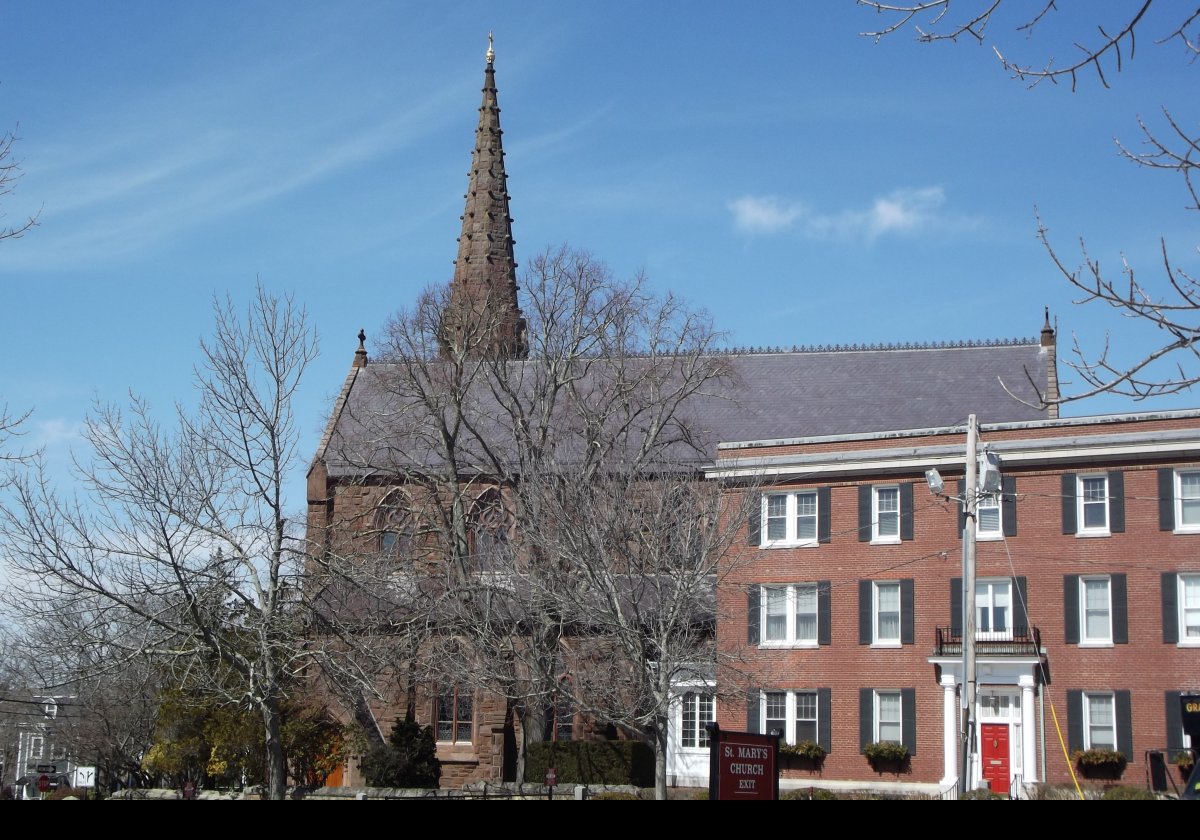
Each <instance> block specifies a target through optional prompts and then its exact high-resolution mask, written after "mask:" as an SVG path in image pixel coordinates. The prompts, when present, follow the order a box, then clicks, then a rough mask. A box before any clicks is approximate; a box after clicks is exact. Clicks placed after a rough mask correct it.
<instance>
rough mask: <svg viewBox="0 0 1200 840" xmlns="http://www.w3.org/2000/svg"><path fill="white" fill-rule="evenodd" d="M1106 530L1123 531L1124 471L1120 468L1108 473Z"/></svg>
mask: <svg viewBox="0 0 1200 840" xmlns="http://www.w3.org/2000/svg"><path fill="white" fill-rule="evenodd" d="M1108 530H1109V531H1110V532H1111V533H1113V534H1123V533H1125V473H1123V472H1121V471H1120V470H1113V471H1112V472H1110V473H1109V474H1108Z"/></svg>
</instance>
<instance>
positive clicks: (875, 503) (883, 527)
mask: <svg viewBox="0 0 1200 840" xmlns="http://www.w3.org/2000/svg"><path fill="white" fill-rule="evenodd" d="M871 490H872V494H871V508H872V509H871V514H872V516H871V521H872V522H873V523H874V525H873V529H874V530H873V531H872V533H871V539H872V541H873V542H900V488H899V487H895V486H892V487H873V488H871Z"/></svg>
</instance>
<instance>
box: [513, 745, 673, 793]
mask: <svg viewBox="0 0 1200 840" xmlns="http://www.w3.org/2000/svg"><path fill="white" fill-rule="evenodd" d="M549 767H553V768H554V769H555V771H557V774H558V784H560V785H568V784H572V785H635V786H637V787H652V786H653V785H654V750H653V748H651V746H650V745H649V744H645V743H642V742H641V741H543V742H541V743H536V744H530V745H529V748H528V752H527V754H526V756H525V781H526V782H530V783H540V782H543V781H544V780H545V778H546V769H547V768H549Z"/></svg>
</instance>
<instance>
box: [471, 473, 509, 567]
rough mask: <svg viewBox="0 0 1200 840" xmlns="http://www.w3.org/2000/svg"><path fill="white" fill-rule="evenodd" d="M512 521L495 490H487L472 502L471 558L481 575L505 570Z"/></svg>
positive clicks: (498, 493)
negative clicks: (473, 504)
mask: <svg viewBox="0 0 1200 840" xmlns="http://www.w3.org/2000/svg"><path fill="white" fill-rule="evenodd" d="M510 524H511V517H509V515H508V511H507V510H506V509H505V507H504V500H503V499H502V498H501V496H500V492H499V491H498V490H488V491H487V492H486V493H484V494H483V495H482V496H480V497H479V499H478V500H476V502H475V509H474V512H473V515H472V517H471V554H472V555H473V557H474V560H475V568H476V570H478V571H482V572H491V571H496V570H497V569H501V568H504V566H505V565H506V563H507V557H508V554H509V551H510V547H509V527H510Z"/></svg>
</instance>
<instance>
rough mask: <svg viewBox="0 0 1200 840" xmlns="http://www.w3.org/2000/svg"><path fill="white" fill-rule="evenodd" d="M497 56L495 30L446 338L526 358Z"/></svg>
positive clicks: (451, 343)
mask: <svg viewBox="0 0 1200 840" xmlns="http://www.w3.org/2000/svg"><path fill="white" fill-rule="evenodd" d="M495 58H496V53H495V50H494V49H493V48H492V36H491V35H490V34H489V35H488V50H487V54H486V59H487V64H486V66H485V67H484V71H483V104H482V105H480V106H479V126H478V128H476V129H475V149H474V151H473V152H472V153H471V171H470V172H469V173H468V179H469V180H468V183H467V194H466V196H465V198H466V207H465V209H464V210H463V215H462V234H461V235H460V236H459V239H458V259H456V260H455V261H454V280H453V282H452V283H451V286H450V305H449V308H448V310H447V311H446V313H445V316H444V318H443V323H442V343H443V346H444V348H445V349H450V348H454V349H456V350H458V351H467V352H470V353H476V352H477V353H482V354H492V355H498V356H502V357H507V358H518V359H523V358H525V357H526V355H528V352H529V345H528V340H527V338H526V334H525V318H524V316H523V315H522V314H521V309H520V307H519V306H518V304H517V262H516V259H515V258H514V257H513V237H512V217H511V216H510V215H509V207H508V178H507V176H506V174H505V172H504V147H503V143H502V142H501V135H502V134H503V132H502V131H501V130H500V106H499V105H498V104H497V96H496V73H495V67H494V64H495Z"/></svg>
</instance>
